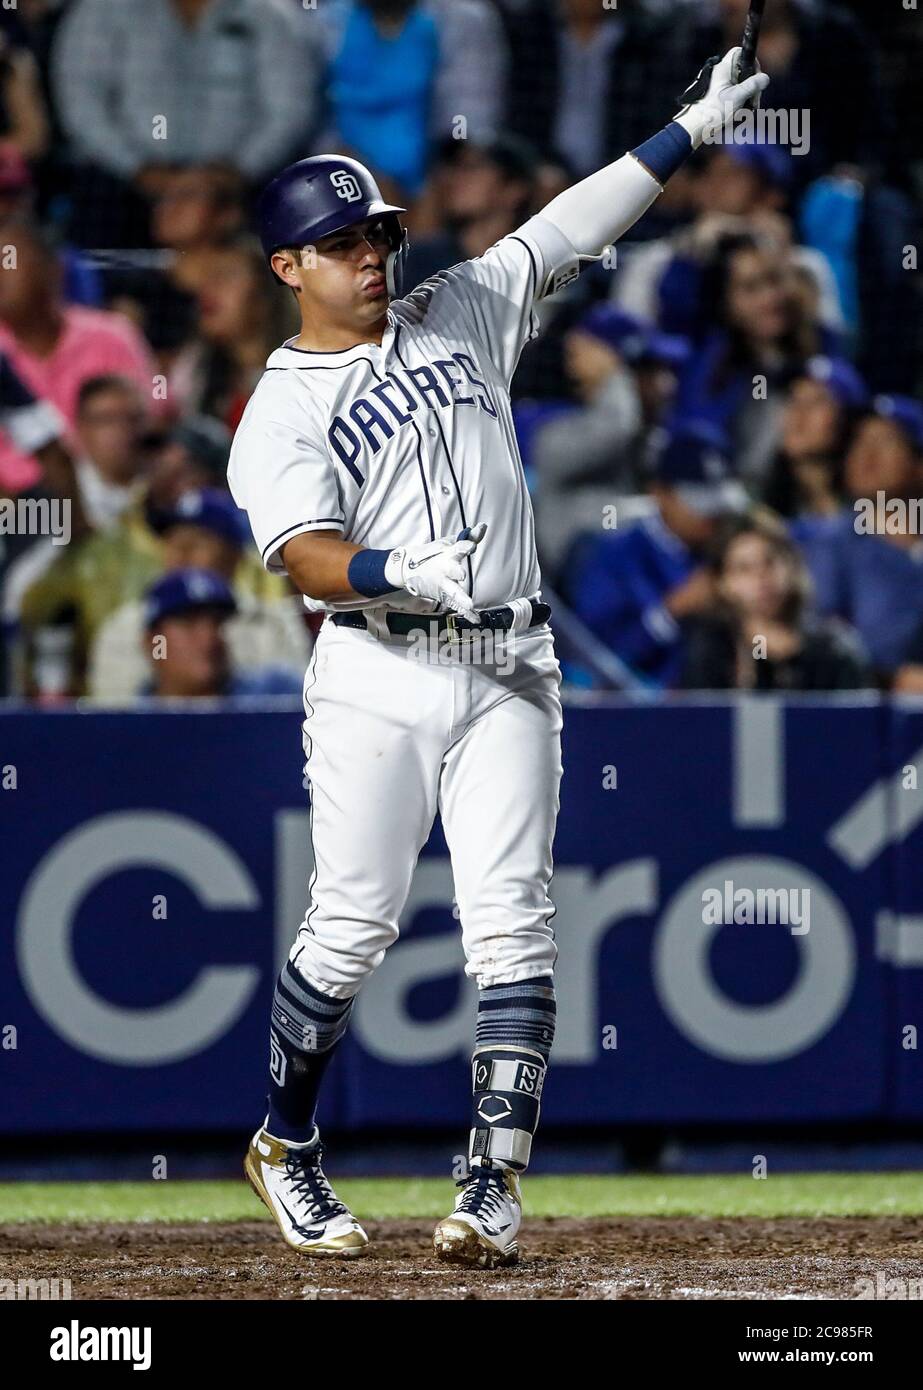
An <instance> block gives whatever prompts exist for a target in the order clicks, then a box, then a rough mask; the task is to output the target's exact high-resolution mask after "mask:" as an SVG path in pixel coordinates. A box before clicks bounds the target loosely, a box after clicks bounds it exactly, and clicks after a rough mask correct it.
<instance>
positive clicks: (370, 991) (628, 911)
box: [16, 706, 923, 1067]
mask: <svg viewBox="0 0 923 1390" xmlns="http://www.w3.org/2000/svg"><path fill="white" fill-rule="evenodd" d="M775 719H776V716H775V715H774V714H773V713H772V709H771V706H766V707H765V708H764V709H763V710H761V711H760V712H758V713H757V714H755V715H753V716H752V717H748V718H747V719H742V720H738V724H737V728H736V730H735V757H734V788H733V802H734V805H733V812H732V819H733V821H734V824H735V826H736V827H737V829H756V828H759V827H772V826H778V825H779V824H781V822H782V820H783V814H782V804H781V787H782V776H781V774H779V775H778V778H777V785H775V786H774V785H773V781H772V779H773V775H774V774H773V772H772V771H771V770H772V769H777V768H781V767H783V766H784V749H783V748H782V735H781V725H779V724H778V723H777V724H776V725H775V726H774V723H773V721H774V720H775ZM757 749H758V754H757V752H756V751H755V750H757ZM767 769H769V770H770V771H769V773H767ZM893 795H894V788H893V787H892V781H891V780H888V779H883V780H882V781H880V782H878V783H876V784H875V785H873V786H872V787H871V788H869V790H868V791H867V792H865V793H864V794H863V795H862V796H861V797H860V798H859V800H858V801H857V803H856V804H855V805H854V806H852V807H851V808H850V809H849V810H848V811H847V812H846V813H845V814H844V815H842V816H841V817H840V819H839V820H837V822H836V824H834V825H833V826H832V828H830V829H829V830H828V831H827V833H826V834H824V832H823V831H822V830H818V837H819V839H822V840H823V841H825V844H826V848H827V849H828V850H832V851H834V852H835V854H836V855H837V856H838V858H839V859H840V860H841V861H842V862H844V863H845V864H846V865H847V866H848V868H849V869H851V870H854V871H856V872H861V871H862V870H864V869H865V868H866V867H868V865H870V864H871V863H872V861H873V860H874V859H875V858H876V857H877V856H878V855H879V854H880V853H881V852H882V851H883V850H884V849H885V848H886V846H887V843H888V837H889V835H891V836H893V835H895V834H897V835H901V836H903V835H906V834H907V833H908V832H909V831H910V830H911V829H912V828H914V826H915V824H916V819H919V814H920V813H919V810H918V809H917V810H915V811H914V816H915V817H916V819H913V817H911V821H912V823H911V821H908V822H907V823H903V824H900V825H898V826H897V827H895V825H894V823H893V818H892V817H890V816H888V815H887V814H886V813H885V803H886V802H887V800H888V798H889V797H893ZM274 848H275V863H274V880H275V881H274V899H275V901H274V904H273V909H274V934H275V957H276V963H277V964H278V963H281V961H282V960H284V958H285V957H286V955H287V954H288V950H289V947H290V945H291V942H292V940H293V938H294V934H295V931H296V929H297V926H298V923H299V922H300V920H301V917H302V914H303V911H304V907H305V902H304V894H305V884H306V883H307V881H308V879H309V876H310V871H311V867H312V866H311V864H310V862H309V838H308V817H307V813H306V812H305V811H303V810H282V811H279V812H278V813H277V814H276V816H275V821H274ZM141 867H143V868H151V867H154V868H157V869H159V870H162V871H163V872H164V873H166V874H169V875H171V876H172V877H173V878H175V879H179V880H181V881H182V882H183V883H184V884H185V885H186V886H187V887H188V889H189V890H190V892H191V893H192V894H193V895H194V896H195V897H196V899H197V900H198V902H199V903H200V904H201V907H202V911H203V912H219V913H220V912H221V911H222V910H224V911H235V912H239V911H252V912H253V913H254V914H259V915H258V916H257V917H256V918H255V920H257V921H259V922H260V923H261V924H262V923H263V922H264V921H265V920H266V916H265V914H266V912H267V908H268V904H267V903H266V902H264V901H263V899H262V896H261V893H260V890H259V888H258V885H257V884H256V882H255V881H254V878H253V876H252V874H251V872H250V870H249V869H248V867H247V865H246V863H245V862H244V861H243V859H242V858H241V857H240V855H239V854H238V852H237V850H236V849H235V848H233V847H232V846H231V845H229V844H228V843H227V842H226V841H225V840H223V839H222V838H221V837H219V836H218V835H216V834H215V833H214V832H213V831H211V830H209V829H208V828H206V827H205V826H203V825H201V824H200V823H199V822H198V821H196V820H193V819H190V818H187V817H184V816H181V815H177V814H168V813H164V812H158V811H144V810H137V811H134V812H124V811H123V812H119V813H117V814H110V815H103V816H100V817H97V818H95V819H93V820H89V821H86V822H85V823H83V824H82V825H80V826H79V827H77V828H76V829H75V830H73V831H71V832H70V833H69V834H67V835H66V836H64V837H63V838H62V839H61V840H60V841H59V842H58V843H57V844H56V845H54V846H53V847H52V848H51V849H50V850H49V851H48V852H47V853H46V854H45V856H44V857H43V858H42V859H41V861H40V862H39V863H38V864H37V866H36V868H35V870H34V871H33V873H32V875H31V876H30V878H29V880H28V882H27V883H26V885H25V887H24V890H23V893H22V896H21V899H20V902H19V909H18V914H17V922H16V956H17V964H18V969H19V973H20V977H21V980H22V982H23V985H24V987H25V990H26V992H27V994H28V996H29V998H30V1001H31V1003H32V1005H33V1006H34V1008H35V1009H36V1010H37V1012H38V1013H39V1014H40V1015H41V1017H42V1018H43V1019H44V1020H45V1022H46V1023H47V1025H48V1026H49V1028H51V1029H53V1030H54V1031H55V1032H56V1033H57V1034H59V1035H60V1036H61V1037H62V1038H64V1039H65V1040H66V1041H67V1042H68V1043H69V1044H70V1045H71V1046H73V1047H74V1048H76V1049H78V1050H79V1051H81V1052H83V1053H85V1054H88V1055H90V1056H92V1057H94V1058H97V1059H99V1060H102V1061H105V1062H109V1063H114V1064H117V1065H123V1066H127V1067H153V1066H159V1065H163V1064H166V1063H171V1062H177V1061H181V1060H183V1059H184V1058H188V1057H191V1056H194V1055H196V1054H197V1053H199V1052H201V1051H203V1050H204V1049H206V1048H208V1047H209V1046H211V1045H212V1044H213V1043H215V1042H216V1041H217V1040H219V1039H220V1038H221V1037H223V1036H224V1035H225V1034H226V1033H227V1032H228V1031H229V1030H230V1029H232V1028H233V1027H234V1025H235V1023H236V1022H237V1021H238V1019H239V1018H240V1017H241V1015H242V1014H243V1013H244V1011H245V1010H246V1009H247V1008H248V1006H249V1005H250V1004H251V1002H252V1000H253V996H254V992H255V991H256V988H257V985H258V983H259V981H260V970H261V967H258V966H257V965H255V964H233V965H229V964H217V963H211V964H209V963H208V962H207V960H203V961H202V963H201V967H200V969H199V972H198V974H197V975H196V977H195V978H194V979H193V980H192V982H191V983H190V984H189V985H188V986H187V987H186V988H185V990H183V991H182V992H181V993H179V994H177V995H176V996H175V997H174V998H172V999H170V1000H169V1001H168V1002H165V1003H162V1004H159V1005H157V1006H155V1007H146V1008H132V1007H125V1006H124V1005H118V1004H115V1003H113V1002H112V1001H111V1000H108V999H106V998H103V997H102V996H101V995H100V994H99V993H98V992H97V991H96V990H94V988H92V987H91V985H90V984H89V982H88V981H87V980H86V979H85V978H84V977H83V975H82V974H81V972H80V969H79V967H78V964H77V960H76V955H75V950H74V942H73V928H74V921H75V918H76V914H77V912H78V910H79V908H80V905H81V903H82V902H83V901H84V900H85V898H86V897H87V895H88V894H90V893H91V892H92V891H93V890H94V888H96V887H97V886H98V885H99V884H100V883H102V882H103V881H105V880H106V879H107V878H108V877H110V876H111V875H113V874H116V873H122V872H124V871H125V870H126V869H132V868H141ZM659 880H660V874H659V868H658V863H657V860H656V859H655V858H654V857H651V856H641V857H634V858H631V859H628V860H626V861H624V862H623V863H620V864H618V865H617V866H615V867H613V868H611V869H610V870H608V871H606V872H604V873H602V874H600V875H596V874H594V873H593V872H592V871H591V870H590V869H588V868H583V867H580V866H574V865H567V864H559V865H558V867H557V868H556V871H555V878H554V898H555V903H556V905H557V910H558V921H559V922H560V923H562V924H566V935H565V934H564V931H563V930H562V932H561V946H562V950H561V954H560V957H559V963H558V971H557V977H556V978H557V989H558V1031H557V1037H556V1041H555V1056H556V1059H557V1060H558V1062H562V1063H569V1064H572V1065H574V1064H577V1065H579V1064H586V1065H590V1064H592V1063H594V1062H595V1061H596V1060H597V1059H598V1052H599V1041H598V1040H599V1036H600V1033H599V1030H600V1026H601V1021H602V1019H603V1018H605V1017H606V1016H607V1015H606V1008H607V1001H605V1000H603V999H599V994H600V990H599V988H598V982H599V957H600V951H601V949H602V946H603V942H604V939H605V938H606V937H607V936H608V935H609V933H610V932H618V931H619V929H620V927H623V928H624V927H626V925H627V924H628V923H629V922H632V923H633V924H634V927H635V929H636V927H637V919H638V918H639V917H642V918H643V917H650V918H653V919H655V920H654V923H653V936H652V941H651V954H650V960H651V971H652V981H653V986H654V990H655V992H656V995H657V998H658V1001H659V1003H660V1006H661V1008H662V1009H663V1012H664V1015H665V1016H666V1018H667V1019H668V1020H669V1021H670V1023H671V1024H672V1025H673V1027H674V1028H675V1029H676V1030H677V1031H678V1032H679V1033H680V1034H682V1035H683V1036H684V1037H685V1038H686V1039H688V1040H689V1041H690V1042H691V1043H692V1044H693V1045H694V1046H695V1047H696V1048H697V1049H699V1050H700V1051H701V1052H702V1053H703V1054H707V1055H710V1056H712V1057H715V1058H718V1059H721V1060H724V1061H730V1062H735V1063H740V1064H744V1065H746V1064H759V1063H770V1062H776V1061H783V1060H785V1059H786V1058H790V1057H793V1056H796V1055H797V1054H799V1053H800V1052H802V1051H804V1050H805V1049H807V1048H809V1047H811V1046H812V1044H814V1043H816V1042H817V1041H818V1040H820V1039H821V1038H822V1037H823V1036H824V1035H825V1034H826V1033H827V1032H828V1031H829V1030H830V1029H831V1028H832V1027H833V1026H834V1025H835V1023H836V1022H837V1020H838V1018H839V1017H840V1015H841V1014H842V1012H843V1010H844V1008H845V1007H846V1005H847V1004H848V1002H849V999H850V996H851V993H852V989H853V984H854V980H855V972H856V949H855V942H854V935H853V927H852V924H851V922H850V920H849V917H848V914H847V911H846V908H845V906H844V904H843V902H842V901H841V900H840V898H839V897H838V896H837V895H836V894H835V893H834V892H833V891H832V890H831V888H830V887H829V885H828V884H827V883H825V882H824V881H823V880H822V879H821V878H820V877H819V876H818V875H817V874H815V873H813V872H812V871H811V870H810V869H808V868H806V867H805V865H803V864H800V863H798V862H796V861H794V860H791V859H786V858H780V857H769V856H760V855H757V854H754V855H748V854H744V855H741V854H738V855H734V856H732V857H729V858H724V859H717V860H715V861H714V862H711V863H708V864H705V865H702V866H700V867H699V868H697V870H696V872H695V873H694V874H693V875H692V877H690V878H689V879H687V881H686V882H685V883H683V884H682V885H680V886H679V887H678V888H677V889H676V890H675V891H672V892H671V894H670V896H669V897H668V898H667V899H666V900H663V898H662V893H661V886H660V881H659ZM724 883H733V884H746V885H747V887H748V888H749V889H751V890H759V889H761V888H762V889H768V890H773V889H778V886H779V885H780V884H783V883H784V884H785V886H786V889H787V890H788V891H789V892H793V893H797V894H802V895H809V901H810V903H811V914H810V930H809V931H805V932H804V933H803V934H793V935H792V937H791V940H792V941H793V943H794V947H795V950H796V952H797V965H796V968H795V971H794V974H793V977H792V978H791V980H790V982H789V984H788V986H787V988H786V989H785V991H784V992H783V993H782V994H781V995H779V996H778V997H777V998H775V999H773V1000H772V1001H771V1002H768V1003H760V1004H744V1003H741V1002H740V1001H739V1000H737V999H735V998H732V997H731V996H730V995H729V994H728V993H727V992H726V991H725V990H724V989H723V988H722V986H721V983H720V981H719V980H718V979H717V978H716V976H715V973H714V971H713V969H712V966H711V960H710V956H711V946H712V942H713V938H714V936H715V933H716V932H717V931H719V930H720V924H719V925H715V924H714V923H712V922H710V919H709V918H708V917H707V915H706V914H703V911H702V902H703V894H704V893H706V892H707V891H709V890H713V889H714V885H716V884H718V885H721V884H724ZM453 896H454V893H453V885H452V876H451V869H450V866H449V862H448V860H447V859H446V858H443V857H438V856H432V855H430V856H427V857H424V858H423V859H422V860H421V861H420V863H419V864H418V866H417V872H416V874H415V877H414V882H413V886H412V889H411V896H410V900H409V902H408V905H407V908H406V911H405V912H404V914H403V926H404V930H405V933H408V929H409V928H411V926H412V923H413V919H414V917H415V915H416V914H417V913H418V912H420V911H422V910H424V909H431V908H442V909H447V908H449V907H450V905H451V904H452V901H453ZM918 927H919V923H917V922H916V921H915V920H913V919H906V920H900V921H895V920H893V919H892V917H891V916H890V914H887V913H885V912H881V913H879V915H878V921H877V938H876V947H877V952H878V955H879V956H880V957H881V958H884V959H887V960H888V961H889V962H890V963H891V964H892V965H898V966H902V965H903V966H919V965H921V964H923V933H921V932H920V931H919V930H918V929H917V928H918ZM116 929H117V927H116V926H115V924H114V925H113V930H116ZM744 929H745V928H741V930H744ZM771 929H773V928H768V927H755V928H747V930H754V931H764V930H771ZM774 929H775V930H780V928H778V927H777V928H774ZM462 969H463V958H462V952H461V944H460V940H459V933H458V930H457V928H456V929H455V930H452V931H446V932H440V933H438V934H429V933H427V934H426V935H422V936H419V937H415V936H414V934H413V933H412V931H411V932H409V934H405V935H404V936H403V938H402V939H401V940H400V941H398V942H397V943H396V944H395V945H394V946H393V947H392V948H391V950H390V952H389V954H388V958H387V960H386V961H385V964H384V965H383V966H382V967H381V969H380V970H379V971H378V972H377V973H376V974H375V975H374V976H373V977H372V978H371V979H370V980H369V981H368V982H367V984H366V985H365V987H364V988H363V990H362V991H361V993H360V995H359V998H358V1000H357V1005H356V1008H355V1011H354V1015H353V1034H354V1036H355V1037H356V1039H357V1041H358V1042H359V1043H360V1044H361V1046H362V1047H363V1048H364V1049H365V1051H366V1052H367V1053H369V1054H370V1055H371V1056H373V1057H375V1058H378V1059H380V1060H382V1061H386V1062H391V1063H398V1064H400V1063H403V1064H410V1063H435V1062H440V1061H443V1060H446V1059H448V1058H451V1057H454V1056H456V1055H461V1056H467V1055H468V1053H469V1050H470V1039H471V1024H472V1013H473V1011H474V1009H475V1006H476V999H475V989H474V985H473V984H472V983H470V982H466V984H465V987H463V988H462V989H461V990H460V991H459V995H458V1000H457V1003H456V1004H455V1005H454V1006H453V1008H452V1009H450V1010H449V1011H448V1012H447V1013H445V1014H443V1015H441V1016H440V1017H438V1018H434V1019H426V1020H421V1019H419V1018H416V1017H414V1016H413V1013H412V1011H411V1010H410V1008H409V1005H408V1001H409V998H410V994H411V991H412V990H414V989H416V988H417V987H418V986H425V984H426V983H427V982H428V981H431V980H437V979H443V978H445V977H446V976H451V975H452V974H459V975H460V974H461V973H462ZM610 1012H611V1010H610Z"/></svg>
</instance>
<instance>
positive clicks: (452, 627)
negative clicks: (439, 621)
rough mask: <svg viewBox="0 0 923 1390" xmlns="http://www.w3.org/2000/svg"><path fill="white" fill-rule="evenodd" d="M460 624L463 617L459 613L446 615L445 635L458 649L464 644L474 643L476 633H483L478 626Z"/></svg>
mask: <svg viewBox="0 0 923 1390" xmlns="http://www.w3.org/2000/svg"><path fill="white" fill-rule="evenodd" d="M460 624H461V615H460V614H459V613H446V615H445V634H446V637H447V639H448V641H449V642H451V643H452V644H453V645H454V646H457V647H458V646H461V644H462V643H463V642H471V641H473V639H474V635H475V633H477V632H480V631H481V629H480V628H479V627H478V626H477V624H472V623H465V624H463V625H460Z"/></svg>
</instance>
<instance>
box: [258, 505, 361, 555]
mask: <svg viewBox="0 0 923 1390" xmlns="http://www.w3.org/2000/svg"><path fill="white" fill-rule="evenodd" d="M330 522H332V523H333V525H334V526H342V525H343V518H342V517H341V516H319V517H315V518H314V520H313V521H296V522H295V525H294V526H287V527H286V528H285V530H284V531H280V532H279V534H278V536H273V538H272V540H271V541H270V542H269V544H268V545H265V546H264V547H263V550H262V558H263V561H264V562H265V560H266V556H267V555H268V554H269V553H270V551H272V550H273V548H274V547H276V546H278V544H279V542H280V541H281V540H283V539H284V538H285V537H286V536H290V535H292V534H293V533H294V532H295V531H307V530H308V529H309V528H310V527H312V526H326V525H327V524H328V523H330Z"/></svg>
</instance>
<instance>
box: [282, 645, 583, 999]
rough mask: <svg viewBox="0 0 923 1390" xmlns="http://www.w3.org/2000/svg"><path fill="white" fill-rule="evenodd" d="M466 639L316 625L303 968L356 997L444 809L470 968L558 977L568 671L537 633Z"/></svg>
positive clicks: (298, 944)
mask: <svg viewBox="0 0 923 1390" xmlns="http://www.w3.org/2000/svg"><path fill="white" fill-rule="evenodd" d="M492 640H493V639H492V637H491V638H487V639H485V641H484V643H483V644H481V643H476V644H475V645H474V646H473V647H472V648H470V649H469V648H467V646H466V644H461V645H458V646H455V645H453V644H440V645H439V646H438V647H437V646H436V645H435V644H425V645H424V644H421V643H418V642H416V640H415V639H413V638H410V639H405V638H397V639H390V640H380V639H379V638H377V637H375V636H372V635H371V634H370V633H368V632H364V631H361V630H357V629H354V628H345V627H338V626H336V625H334V624H333V623H332V622H331V621H330V620H329V619H328V620H326V621H325V622H324V624H323V627H322V628H321V632H320V635H319V637H318V639H317V644H316V647H315V651H314V657H313V660H312V663H311V666H310V667H309V669H308V673H307V675H306V677H305V691H304V698H305V715H306V718H305V721H304V726H303V729H304V748H305V757H306V771H307V775H308V778H309V780H310V785H311V802H312V815H311V822H312V841H313V849H314V874H313V878H312V881H311V886H310V897H311V903H310V906H309V908H308V911H307V914H306V917H305V920H304V922H303V923H302V925H301V927H300V928H299V931H298V935H297V938H296V940H295V944H294V946H293V947H292V951H291V960H292V961H293V963H294V965H295V968H296V969H297V970H298V971H299V973H301V974H302V975H303V976H304V977H305V978H306V979H307V980H308V981H309V983H311V984H312V985H314V986H315V987H316V988H317V989H319V990H322V991H323V992H324V993H325V994H328V995H330V996H332V997H333V998H343V999H346V998H350V997H351V996H352V995H354V994H355V993H356V991H357V990H358V989H359V987H360V985H361V984H362V982H363V980H364V979H365V977H366V976H367V975H368V974H369V973H370V972H371V971H372V970H374V969H375V967H376V966H378V965H380V963H381V961H382V960H383V958H384V954H385V951H386V950H387V948H388V946H390V945H391V943H392V942H394V941H395V940H396V939H397V936H398V919H399V917H400V914H401V912H402V910H403V908H404V904H405V903H406V900H407V895H408V893H409V891H410V884H411V878H412V875H413V871H414V866H415V864H416V861H417V856H418V854H419V852H420V850H421V848H422V846H423V845H424V844H425V842H426V839H427V836H428V835H429V832H430V828H431V826H432V823H433V820H434V817H435V814H436V811H437V809H438V810H439V812H440V814H441V816H442V824H443V828H444V830H445V836H446V841H447V843H448V846H449V852H450V855H451V862H452V872H453V876H454V880H455V894H456V902H457V904H458V909H459V915H460V918H461V928H462V940H463V945H464V950H465V956H466V960H467V966H466V973H467V974H468V975H470V976H472V977H473V978H475V979H476V980H477V981H478V983H479V984H481V985H490V984H507V983H511V982H513V981H517V980H527V979H531V978H535V977H538V976H542V975H547V974H549V973H550V971H551V969H552V967H553V965H554V961H555V956H556V954H557V952H556V948H555V944H554V934H553V932H552V928H551V925H550V918H551V917H552V915H553V911H554V909H553V907H552V904H551V901H550V899H549V897H548V886H549V882H550V880H551V872H552V857H551V846H552V839H553V836H554V826H555V819H556V816H557V812H558V787H559V783H560V778H561V701H560V696H559V690H560V684H561V676H560V670H559V667H558V663H557V660H556V658H555V655H554V646H553V642H552V637H551V634H550V632H549V630H548V628H547V627H539V628H535V629H531V630H527V631H525V632H519V633H515V634H498V635H497V637H496V642H495V645H494V646H491V645H490V643H491V641H492Z"/></svg>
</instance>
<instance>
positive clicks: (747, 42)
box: [737, 0, 766, 82]
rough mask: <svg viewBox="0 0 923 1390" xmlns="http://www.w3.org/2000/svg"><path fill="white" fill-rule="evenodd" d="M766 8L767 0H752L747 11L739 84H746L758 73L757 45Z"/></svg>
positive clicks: (741, 43) (738, 74)
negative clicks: (748, 79) (745, 82)
mask: <svg viewBox="0 0 923 1390" xmlns="http://www.w3.org/2000/svg"><path fill="white" fill-rule="evenodd" d="M765 8H766V0H750V8H749V10H748V11H747V19H746V23H745V24H744V36H743V38H742V39H741V41H740V65H739V67H738V69H737V81H738V82H744V81H745V80H746V79H747V78H748V77H752V76H753V74H754V73H755V72H756V45H757V44H758V43H759V41H760V25H761V24H762V23H763V11H764V10H765Z"/></svg>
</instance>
